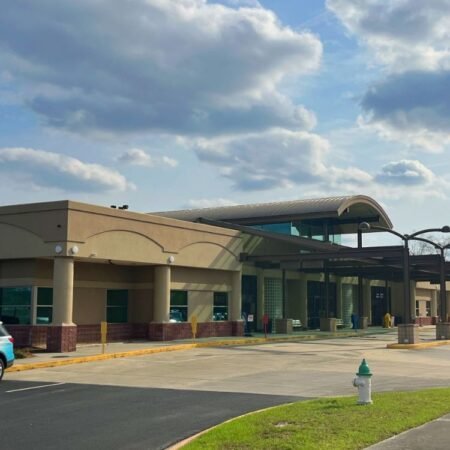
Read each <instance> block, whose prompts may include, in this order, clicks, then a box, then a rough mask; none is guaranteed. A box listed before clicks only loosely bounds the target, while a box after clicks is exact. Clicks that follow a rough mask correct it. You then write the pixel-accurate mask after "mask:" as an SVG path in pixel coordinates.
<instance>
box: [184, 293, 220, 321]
mask: <svg viewBox="0 0 450 450" xmlns="http://www.w3.org/2000/svg"><path fill="white" fill-rule="evenodd" d="M213 298H214V294H213V292H211V291H190V292H189V294H188V305H189V306H188V321H191V319H192V316H194V315H195V316H197V320H198V322H210V321H212V312H213Z"/></svg>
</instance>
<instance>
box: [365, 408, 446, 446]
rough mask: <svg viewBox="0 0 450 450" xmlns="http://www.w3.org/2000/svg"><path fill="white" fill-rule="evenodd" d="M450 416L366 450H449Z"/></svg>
mask: <svg viewBox="0 0 450 450" xmlns="http://www.w3.org/2000/svg"><path fill="white" fill-rule="evenodd" d="M449 426H450V414H447V415H445V416H443V417H440V418H439V419H436V420H433V421H432V422H428V423H426V424H424V425H421V426H420V427H417V428H412V429H411V430H408V431H405V432H403V433H400V434H399V435H397V436H393V437H391V438H389V439H386V440H385V441H382V442H379V443H378V444H375V445H372V446H370V447H367V448H366V450H404V449H408V450H423V449H425V448H426V449H427V450H447V449H448V448H449V447H450V445H449V437H448V431H449Z"/></svg>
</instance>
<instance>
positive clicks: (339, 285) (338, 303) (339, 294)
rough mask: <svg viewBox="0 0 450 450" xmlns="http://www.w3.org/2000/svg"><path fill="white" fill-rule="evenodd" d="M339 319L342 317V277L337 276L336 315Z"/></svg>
mask: <svg viewBox="0 0 450 450" xmlns="http://www.w3.org/2000/svg"><path fill="white" fill-rule="evenodd" d="M335 317H337V318H338V319H344V318H343V317H342V278H341V277H338V278H336V316H335Z"/></svg>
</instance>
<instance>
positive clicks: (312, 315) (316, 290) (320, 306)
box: [307, 281, 336, 330]
mask: <svg viewBox="0 0 450 450" xmlns="http://www.w3.org/2000/svg"><path fill="white" fill-rule="evenodd" d="M307 289H308V293H307V295H308V328H310V329H313V330H314V329H317V328H320V318H321V317H326V315H327V300H326V288H325V283H324V282H322V281H308V285H307ZM328 298H329V308H328V311H329V317H336V283H329V287H328Z"/></svg>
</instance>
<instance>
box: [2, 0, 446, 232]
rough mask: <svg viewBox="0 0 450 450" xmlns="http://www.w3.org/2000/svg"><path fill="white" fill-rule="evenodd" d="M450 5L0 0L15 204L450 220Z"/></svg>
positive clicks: (5, 172)
mask: <svg viewBox="0 0 450 450" xmlns="http://www.w3.org/2000/svg"><path fill="white" fill-rule="evenodd" d="M449 150H450V0H427V1H426V2H425V1H418V0H326V1H323V0H259V1H256V0H221V1H218V0H217V1H212V0H211V1H207V0H95V1H93V0H77V1H76V2H74V1H69V0H40V1H39V2H36V1H34V0H14V1H13V2H11V1H9V0H0V188H1V197H0V204H1V205H11V204H18V203H33V202H42V201H53V200H63V199H70V200H76V201H82V202H87V203H92V204H97V205H104V206H109V205H111V204H116V205H121V204H128V205H129V207H130V210H133V211H139V212H150V211H164V210H174V209H184V208H197V207H210V206H223V205H232V204H245V203H260V202H272V201H283V200H294V199H308V198H318V197H327V196H341V195H356V194H364V195H369V196H371V197H373V198H374V199H375V200H377V201H378V202H379V203H380V204H381V205H382V206H383V207H384V208H385V210H386V212H387V213H388V215H389V216H390V218H391V219H392V222H393V223H394V227H395V229H396V230H398V231H399V232H401V233H410V232H412V231H414V230H418V229H422V228H428V227H440V226H442V225H445V224H450V198H449V191H450V189H449V188H450V176H449V169H450V158H449Z"/></svg>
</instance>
